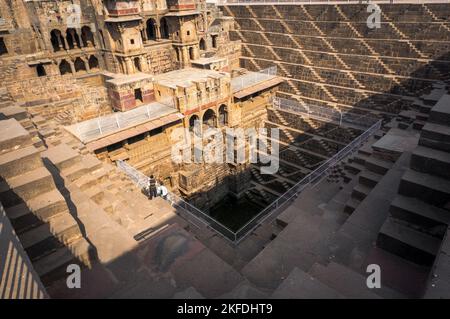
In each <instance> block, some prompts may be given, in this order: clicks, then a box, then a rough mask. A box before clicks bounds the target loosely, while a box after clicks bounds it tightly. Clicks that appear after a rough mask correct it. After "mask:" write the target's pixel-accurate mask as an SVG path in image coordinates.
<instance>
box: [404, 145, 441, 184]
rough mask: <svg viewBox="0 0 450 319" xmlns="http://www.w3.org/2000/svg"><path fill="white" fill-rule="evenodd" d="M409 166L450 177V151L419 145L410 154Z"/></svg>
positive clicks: (420, 170) (424, 171)
mask: <svg viewBox="0 0 450 319" xmlns="http://www.w3.org/2000/svg"><path fill="white" fill-rule="evenodd" d="M411 168H412V169H414V170H416V171H419V172H422V173H428V174H433V175H438V176H441V177H445V178H449V179H450V152H443V151H440V150H435V149H432V148H429V147H425V146H420V145H419V146H417V147H416V149H415V150H414V151H413V153H412V155H411Z"/></svg>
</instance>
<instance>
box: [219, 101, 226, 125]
mask: <svg viewBox="0 0 450 319" xmlns="http://www.w3.org/2000/svg"><path fill="white" fill-rule="evenodd" d="M225 125H228V108H227V106H226V105H225V104H222V105H220V107H219V126H225Z"/></svg>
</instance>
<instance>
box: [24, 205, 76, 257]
mask: <svg viewBox="0 0 450 319" xmlns="http://www.w3.org/2000/svg"><path fill="white" fill-rule="evenodd" d="M18 236H19V239H20V241H21V243H22V246H23V248H24V249H25V250H26V251H27V253H28V255H29V256H30V259H32V260H34V259H36V258H39V257H41V256H43V255H45V254H46V253H48V252H49V251H52V250H54V249H55V248H58V247H59V246H61V245H68V244H70V243H71V242H73V241H74V240H76V239H78V238H80V237H81V232H80V228H79V226H78V224H77V222H76V221H75V219H74V218H73V217H72V215H70V214H69V213H68V212H65V213H61V214H58V215H56V216H54V217H53V218H51V219H50V220H49V221H48V223H43V224H41V225H39V226H38V227H35V228H33V229H31V230H29V231H27V232H24V233H22V234H19V235H18Z"/></svg>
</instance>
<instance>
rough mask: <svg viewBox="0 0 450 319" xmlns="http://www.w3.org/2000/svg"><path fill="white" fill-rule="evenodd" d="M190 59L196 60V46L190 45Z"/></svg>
mask: <svg viewBox="0 0 450 319" xmlns="http://www.w3.org/2000/svg"><path fill="white" fill-rule="evenodd" d="M189 59H191V60H195V49H194V47H189Z"/></svg>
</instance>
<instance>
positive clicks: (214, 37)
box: [211, 34, 217, 48]
mask: <svg viewBox="0 0 450 319" xmlns="http://www.w3.org/2000/svg"><path fill="white" fill-rule="evenodd" d="M211 44H212V47H213V48H217V35H216V34H213V35H211Z"/></svg>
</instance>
